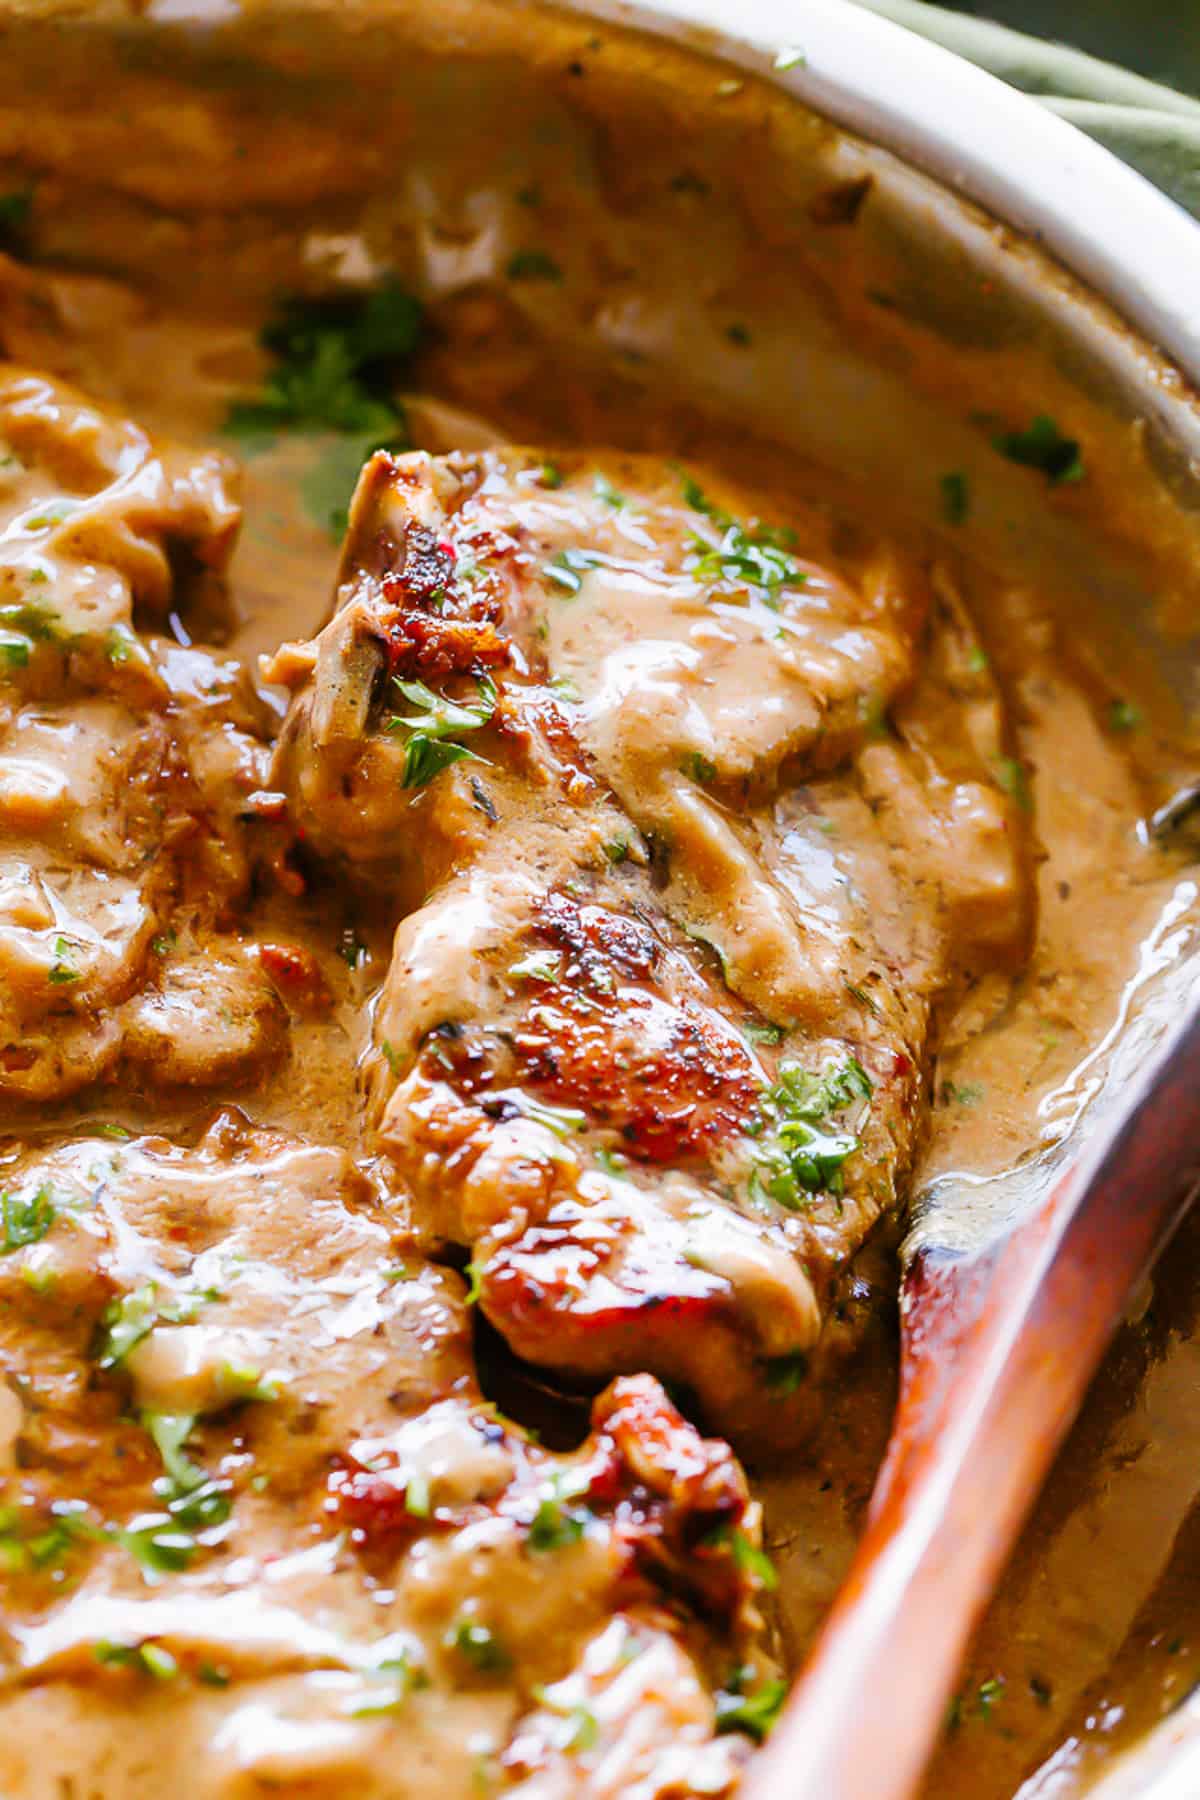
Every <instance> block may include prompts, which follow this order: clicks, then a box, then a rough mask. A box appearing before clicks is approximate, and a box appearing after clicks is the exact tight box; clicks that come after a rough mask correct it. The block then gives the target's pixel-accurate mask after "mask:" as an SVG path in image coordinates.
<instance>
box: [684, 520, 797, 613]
mask: <svg viewBox="0 0 1200 1800" xmlns="http://www.w3.org/2000/svg"><path fill="white" fill-rule="evenodd" d="M714 517H718V516H717V515H714ZM718 523H720V524H721V525H722V526H723V529H722V534H721V539H720V542H719V543H716V544H713V543H710V542H709V540H708V539H707V538H705V537H701V536H700V535H699V533H694V534H693V536H692V554H691V555H690V556H689V557H688V558H687V561H686V563H685V565H684V566H685V567H686V568H687V569H688V571H689V572H690V573H691V574H693V575H695V576H697V578H698V579H699V580H700V581H703V582H717V581H727V582H736V583H738V584H739V585H742V586H745V587H749V588H753V589H754V590H755V591H756V592H757V593H758V594H760V595H761V596H762V598H763V599H764V600H765V601H766V602H767V604H768V605H769V606H777V605H778V603H779V600H778V596H779V590H780V589H781V588H782V587H785V586H792V587H801V586H803V584H804V581H805V575H804V572H803V570H802V569H801V567H800V565H799V563H798V562H797V561H796V559H795V557H794V556H792V555H791V554H790V553H789V552H788V550H787V549H786V548H785V547H784V545H785V539H789V535H790V534H787V533H783V532H778V531H776V530H774V529H773V528H771V527H767V526H753V527H751V528H749V529H748V528H747V527H746V526H744V525H740V524H738V522H737V521H736V520H724V519H721V518H719V517H718Z"/></svg>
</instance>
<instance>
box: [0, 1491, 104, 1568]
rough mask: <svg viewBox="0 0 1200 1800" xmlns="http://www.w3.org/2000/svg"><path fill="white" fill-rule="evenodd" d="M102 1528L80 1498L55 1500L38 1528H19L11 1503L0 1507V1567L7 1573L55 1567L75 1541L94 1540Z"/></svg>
mask: <svg viewBox="0 0 1200 1800" xmlns="http://www.w3.org/2000/svg"><path fill="white" fill-rule="evenodd" d="M103 1536H104V1532H103V1530H102V1528H101V1527H100V1526H99V1525H98V1524H97V1523H96V1521H95V1520H94V1519H93V1518H92V1517H91V1515H90V1513H89V1512H88V1509H87V1506H86V1505H85V1504H84V1502H83V1501H82V1500H60V1501H56V1502H55V1503H54V1505H53V1506H52V1507H51V1508H50V1517H49V1519H48V1521H46V1523H45V1524H39V1527H38V1529H36V1530H33V1531H24V1530H22V1528H21V1518H20V1511H19V1509H18V1508H17V1507H15V1506H9V1507H4V1508H2V1509H0V1569H3V1570H5V1571H6V1572H7V1573H8V1574H10V1575H18V1574H28V1573H31V1572H34V1571H37V1570H40V1569H52V1568H56V1567H57V1566H58V1564H60V1563H61V1562H62V1560H63V1558H64V1557H65V1556H66V1555H67V1554H68V1552H69V1551H70V1550H72V1549H73V1548H74V1547H75V1545H76V1544H79V1543H84V1542H94V1541H95V1540H96V1539H97V1538H102V1537H103Z"/></svg>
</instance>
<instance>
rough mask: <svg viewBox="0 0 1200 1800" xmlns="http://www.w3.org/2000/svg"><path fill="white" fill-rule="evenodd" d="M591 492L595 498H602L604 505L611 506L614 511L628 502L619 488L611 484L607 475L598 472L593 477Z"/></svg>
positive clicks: (617, 510)
mask: <svg viewBox="0 0 1200 1800" xmlns="http://www.w3.org/2000/svg"><path fill="white" fill-rule="evenodd" d="M592 492H593V493H594V494H595V496H596V498H597V500H602V501H603V502H604V504H605V506H611V507H612V508H613V510H614V511H615V512H619V511H620V510H621V508H622V507H623V506H627V505H628V504H629V502H628V500H627V499H626V497H625V495H624V494H623V493H622V492H621V491H620V489H619V488H615V487H614V486H613V484H612V482H611V481H610V480H609V479H608V476H607V475H603V474H598V475H597V476H596V477H595V479H594V480H593V482H592Z"/></svg>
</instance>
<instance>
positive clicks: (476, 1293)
mask: <svg viewBox="0 0 1200 1800" xmlns="http://www.w3.org/2000/svg"><path fill="white" fill-rule="evenodd" d="M463 1274H464V1275H465V1276H466V1278H467V1291H466V1295H465V1296H464V1297H465V1299H466V1303H467V1305H468V1306H474V1305H476V1303H477V1302H478V1300H479V1298H480V1296H481V1294H482V1293H483V1267H482V1265H481V1264H480V1263H477V1262H475V1261H474V1260H472V1261H471V1262H469V1263H468V1264H467V1265H466V1267H465V1268H464V1270H463Z"/></svg>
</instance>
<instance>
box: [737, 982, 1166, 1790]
mask: <svg viewBox="0 0 1200 1800" xmlns="http://www.w3.org/2000/svg"><path fill="white" fill-rule="evenodd" d="M1116 1115H1117V1116H1116V1117H1115V1118H1110V1119H1108V1120H1105V1121H1104V1122H1103V1123H1102V1124H1101V1125H1100V1126H1099V1127H1098V1129H1097V1130H1096V1132H1095V1136H1094V1138H1093V1140H1092V1141H1091V1142H1090V1143H1089V1144H1088V1145H1087V1146H1086V1148H1085V1151H1084V1154H1083V1155H1082V1156H1081V1157H1080V1158H1079V1159H1078V1160H1077V1162H1076V1163H1075V1164H1074V1165H1073V1166H1072V1167H1071V1168H1069V1169H1068V1171H1067V1172H1066V1174H1065V1175H1064V1176H1063V1177H1062V1178H1061V1179H1060V1180H1059V1181H1058V1182H1057V1183H1056V1185H1055V1187H1054V1188H1053V1189H1052V1191H1051V1193H1050V1194H1049V1196H1048V1197H1047V1199H1046V1200H1045V1202H1044V1203H1043V1204H1042V1205H1041V1206H1040V1207H1039V1208H1038V1209H1037V1211H1036V1212H1035V1213H1034V1214H1033V1216H1032V1217H1031V1218H1029V1219H1027V1220H1025V1221H1024V1222H1022V1223H1021V1224H1020V1225H1019V1226H1018V1227H1017V1228H1016V1229H1015V1230H1014V1231H1013V1232H1012V1233H1011V1234H1010V1235H1009V1236H1007V1237H1004V1238H1002V1239H1001V1240H1000V1242H999V1243H998V1244H996V1245H993V1246H991V1247H989V1248H988V1249H987V1250H985V1251H983V1252H981V1253H979V1254H977V1255H972V1256H959V1257H952V1256H948V1255H945V1254H939V1253H937V1252H932V1251H926V1252H924V1253H922V1254H921V1255H920V1256H919V1257H918V1258H917V1260H916V1261H915V1263H914V1265H913V1267H912V1268H911V1270H910V1271H909V1274H908V1276H907V1278H906V1281H905V1285H904V1290H903V1296H902V1364H901V1384H900V1399H899V1404H898V1407H897V1412H896V1418H895V1421H894V1424H893V1427H892V1435H891V1439H890V1441H889V1445H888V1450H887V1454H886V1456H885V1458H884V1462H883V1466H882V1469H881V1470H880V1474H879V1478H878V1480H877V1482H876V1485H875V1492H874V1494H873V1496H872V1500H871V1508H870V1513H869V1515H868V1520H867V1527H866V1531H865V1533H864V1535H863V1538H862V1541H861V1543H860V1545H859V1547H858V1551H857V1554H856V1556H855V1559H854V1562H853V1563H852V1565H851V1568H850V1572H849V1574H848V1576H847V1578H846V1581H845V1583H844V1584H843V1586H842V1589H841V1591H840V1592H839V1594H838V1597H837V1599H836V1601H835V1603H834V1606H833V1609H832V1611H831V1613H830V1615H829V1618H828V1620H827V1621H826V1624H825V1626H824V1628H823V1630H822V1632H821V1635H820V1637H819V1638H818V1640H817V1643H816V1646H815V1648H814V1650H813V1653H812V1655H811V1657H810V1659H809V1662H808V1664H807V1666H806V1668H805V1669H804V1670H802V1671H801V1674H800V1676H799V1678H798V1680H797V1682H796V1685H795V1687H794V1688H793V1691H792V1694H791V1697H790V1699H789V1700H788V1703H787V1706H786V1708H785V1710H784V1712H783V1715H782V1717H781V1718H780V1721H779V1723H778V1725H777V1726H776V1728H775V1731H774V1733H773V1734H772V1736H771V1739H770V1741H769V1743H768V1744H767V1746H766V1748H765V1749H764V1750H763V1751H762V1752H761V1753H760V1755H759V1756H758V1757H757V1758H756V1760H755V1762H754V1763H753V1764H752V1765H751V1770H750V1772H749V1776H748V1779H747V1781H746V1788H745V1794H746V1800H785V1797H786V1800H908V1796H911V1795H912V1794H913V1793H914V1791H915V1790H916V1788H917V1785H918V1783H919V1781H920V1778H921V1773H922V1770H923V1769H924V1766H925V1763H926V1761H927V1760H928V1757H929V1755H930V1752H931V1750H932V1749H933V1746H934V1744H935V1743H936V1741H937V1737H938V1734H939V1732H940V1730H941V1728H942V1725H943V1722H944V1720H945V1718H946V1711H947V1705H948V1702H949V1699H950V1695H951V1693H952V1690H953V1688H954V1685H955V1683H956V1681H957V1678H958V1671H959V1668H960V1665H961V1662H962V1658H963V1655H964V1652H965V1650H966V1647H967V1643H968V1640H969V1638H970V1635H971V1633H972V1631H973V1629H974V1627H975V1626H976V1624H977V1623H978V1621H979V1618H980V1616H981V1614H982V1612H983V1609H984V1607H985V1606H986V1604H987V1602H988V1600H989V1598H990V1596H991V1593H992V1590H993V1588H994V1586H995V1583H996V1581H997V1580H998V1578H999V1575H1000V1572H1001V1570H1002V1568H1003V1566H1004V1563H1005V1561H1006V1559H1007V1557H1008V1554H1009V1552H1010V1550H1011V1548H1012V1545H1013V1543H1014V1541H1015V1539H1016V1537H1017V1534H1018V1532H1019V1531H1020V1528H1021V1525H1022V1524H1023V1522H1024V1520H1025V1518H1026V1516H1027V1514H1028V1513H1029V1511H1030V1508H1031V1507H1032V1505H1033V1502H1034V1500H1035V1499H1036V1497H1037V1493H1038V1490H1039V1488H1040V1486H1041V1483H1042V1481H1043V1478H1044V1477H1045V1475H1046V1473H1047V1470H1048V1469H1049V1467H1050V1464H1051V1462H1052V1460H1053V1458H1054V1454H1055V1452H1056V1450H1057V1449H1058V1447H1059V1445H1060V1444H1061V1442H1062V1440H1063V1438H1064V1437H1065V1435H1066V1433H1067V1431H1068V1429H1069V1428H1070V1425H1071V1423H1072V1421H1073V1420H1074V1418H1075V1415H1076V1413H1077V1412H1078V1410H1079V1407H1080V1405H1081V1403H1082V1400H1083V1397H1084V1394H1085V1392H1086V1390H1087V1387H1088V1384H1089V1382H1090V1380H1091V1378H1092V1375H1093V1374H1094V1372H1095V1370H1096V1367H1097V1365H1098V1363H1099V1362H1100V1359H1101V1357H1102V1356H1103V1354H1104V1350H1105V1348H1106V1346H1107V1344H1108V1342H1109V1340H1110V1338H1111V1337H1112V1334H1113V1332H1114V1331H1115V1329H1116V1327H1117V1324H1118V1322H1119V1321H1120V1318H1121V1314H1122V1311H1123V1309H1124V1307H1125V1305H1126V1303H1127V1301H1128V1298H1129V1295H1130V1292H1131V1291H1132V1289H1133V1288H1134V1287H1135V1285H1136V1283H1137V1282H1138V1281H1139V1280H1140V1279H1141V1277H1142V1276H1143V1275H1144V1274H1145V1273H1146V1271H1147V1270H1148V1269H1149V1267H1150V1265H1151V1263H1152V1261H1153V1258H1154V1256H1155V1255H1156V1253H1157V1252H1158V1251H1159V1250H1160V1249H1161V1248H1162V1246H1163V1244H1164V1243H1165V1242H1166V1240H1167V1238H1168V1237H1169V1236H1170V1234H1171V1232H1172V1231H1173V1229H1174V1228H1175V1226H1176V1225H1177V1224H1178V1222H1179V1220H1180V1218H1181V1217H1182V1215H1183V1212H1184V1210H1185V1208H1186V1206H1187V1204H1188V1202H1189V1201H1190V1199H1191V1198H1192V1197H1193V1195H1194V1193H1195V1192H1196V1189H1197V1185H1198V1184H1200V1006H1197V1007H1194V1008H1193V1009H1192V1010H1191V1011H1190V1013H1189V1014H1188V1016H1187V1018H1186V1019H1185V1020H1184V1022H1183V1025H1182V1027H1181V1028H1180V1029H1178V1030H1177V1031H1176V1032H1175V1033H1174V1035H1173V1037H1172V1039H1171V1041H1170V1042H1169V1044H1168V1045H1167V1047H1166V1049H1165V1050H1164V1051H1163V1052H1162V1054H1161V1055H1159V1057H1158V1058H1157V1059H1156V1060H1155V1061H1154V1062H1153V1063H1152V1064H1151V1066H1150V1068H1149V1070H1148V1071H1147V1073H1146V1076H1145V1078H1144V1079H1143V1080H1142V1081H1141V1082H1140V1083H1139V1084H1138V1085H1137V1087H1136V1089H1135V1091H1134V1094H1133V1095H1132V1097H1131V1099H1130V1101H1129V1103H1128V1104H1127V1105H1124V1106H1122V1107H1119V1108H1117V1109H1116Z"/></svg>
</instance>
